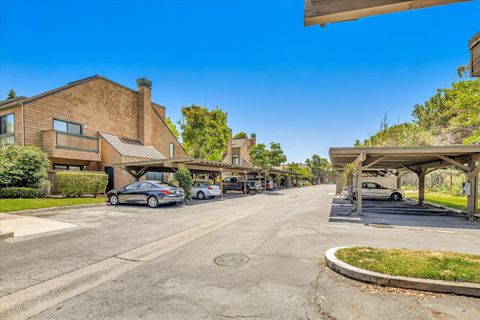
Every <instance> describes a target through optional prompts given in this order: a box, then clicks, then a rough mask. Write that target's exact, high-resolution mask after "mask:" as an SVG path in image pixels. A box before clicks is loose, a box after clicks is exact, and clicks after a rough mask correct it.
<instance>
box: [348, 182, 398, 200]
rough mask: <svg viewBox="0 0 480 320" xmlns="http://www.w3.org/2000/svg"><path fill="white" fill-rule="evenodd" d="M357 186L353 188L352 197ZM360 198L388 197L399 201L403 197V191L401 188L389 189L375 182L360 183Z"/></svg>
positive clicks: (355, 192)
mask: <svg viewBox="0 0 480 320" xmlns="http://www.w3.org/2000/svg"><path fill="white" fill-rule="evenodd" d="M356 194H357V188H353V199H355V198H356ZM362 199H390V200H394V201H399V200H402V199H405V193H404V192H403V190H401V189H389V188H387V187H384V186H382V185H379V184H378V183H376V182H363V183H362Z"/></svg>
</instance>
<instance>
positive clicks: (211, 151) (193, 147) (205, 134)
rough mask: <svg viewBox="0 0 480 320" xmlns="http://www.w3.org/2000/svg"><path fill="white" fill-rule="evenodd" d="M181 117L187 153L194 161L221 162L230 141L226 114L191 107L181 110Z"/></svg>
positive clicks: (215, 110)
mask: <svg viewBox="0 0 480 320" xmlns="http://www.w3.org/2000/svg"><path fill="white" fill-rule="evenodd" d="M182 115H183V120H182V122H181V124H180V128H181V130H182V140H183V146H184V148H185V150H186V151H187V153H188V154H189V155H190V156H192V157H194V158H196V159H203V160H210V161H221V160H222V156H223V153H224V152H225V149H226V147H227V144H228V140H229V139H230V129H229V128H228V125H227V113H226V112H224V111H222V110H221V109H219V108H217V109H214V110H211V111H210V110H208V109H207V108H205V107H201V106H197V105H191V106H189V107H183V108H182Z"/></svg>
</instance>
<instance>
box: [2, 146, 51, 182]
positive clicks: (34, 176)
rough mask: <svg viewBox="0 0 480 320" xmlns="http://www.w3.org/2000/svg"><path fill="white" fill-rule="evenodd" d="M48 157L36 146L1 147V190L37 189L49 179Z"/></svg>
mask: <svg viewBox="0 0 480 320" xmlns="http://www.w3.org/2000/svg"><path fill="white" fill-rule="evenodd" d="M48 167H49V161H48V155H47V153H45V152H44V151H42V150H41V149H40V148H38V147H35V146H19V145H16V144H9V145H6V146H2V147H0V188H1V187H36V186H37V184H38V183H39V182H40V181H42V180H45V179H46V178H47V170H48Z"/></svg>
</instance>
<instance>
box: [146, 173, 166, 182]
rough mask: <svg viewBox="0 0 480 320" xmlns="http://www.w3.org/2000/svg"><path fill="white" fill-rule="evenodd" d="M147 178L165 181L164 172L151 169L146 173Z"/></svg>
mask: <svg viewBox="0 0 480 320" xmlns="http://www.w3.org/2000/svg"><path fill="white" fill-rule="evenodd" d="M145 179H146V180H155V181H163V172H153V171H149V172H147V174H146V175H145Z"/></svg>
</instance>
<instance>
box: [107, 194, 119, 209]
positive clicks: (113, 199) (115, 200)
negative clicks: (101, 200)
mask: <svg viewBox="0 0 480 320" xmlns="http://www.w3.org/2000/svg"><path fill="white" fill-rule="evenodd" d="M118 202H119V201H118V197H117V196H116V195H114V194H113V195H111V196H110V197H108V203H110V204H111V205H112V206H116V205H118Z"/></svg>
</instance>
